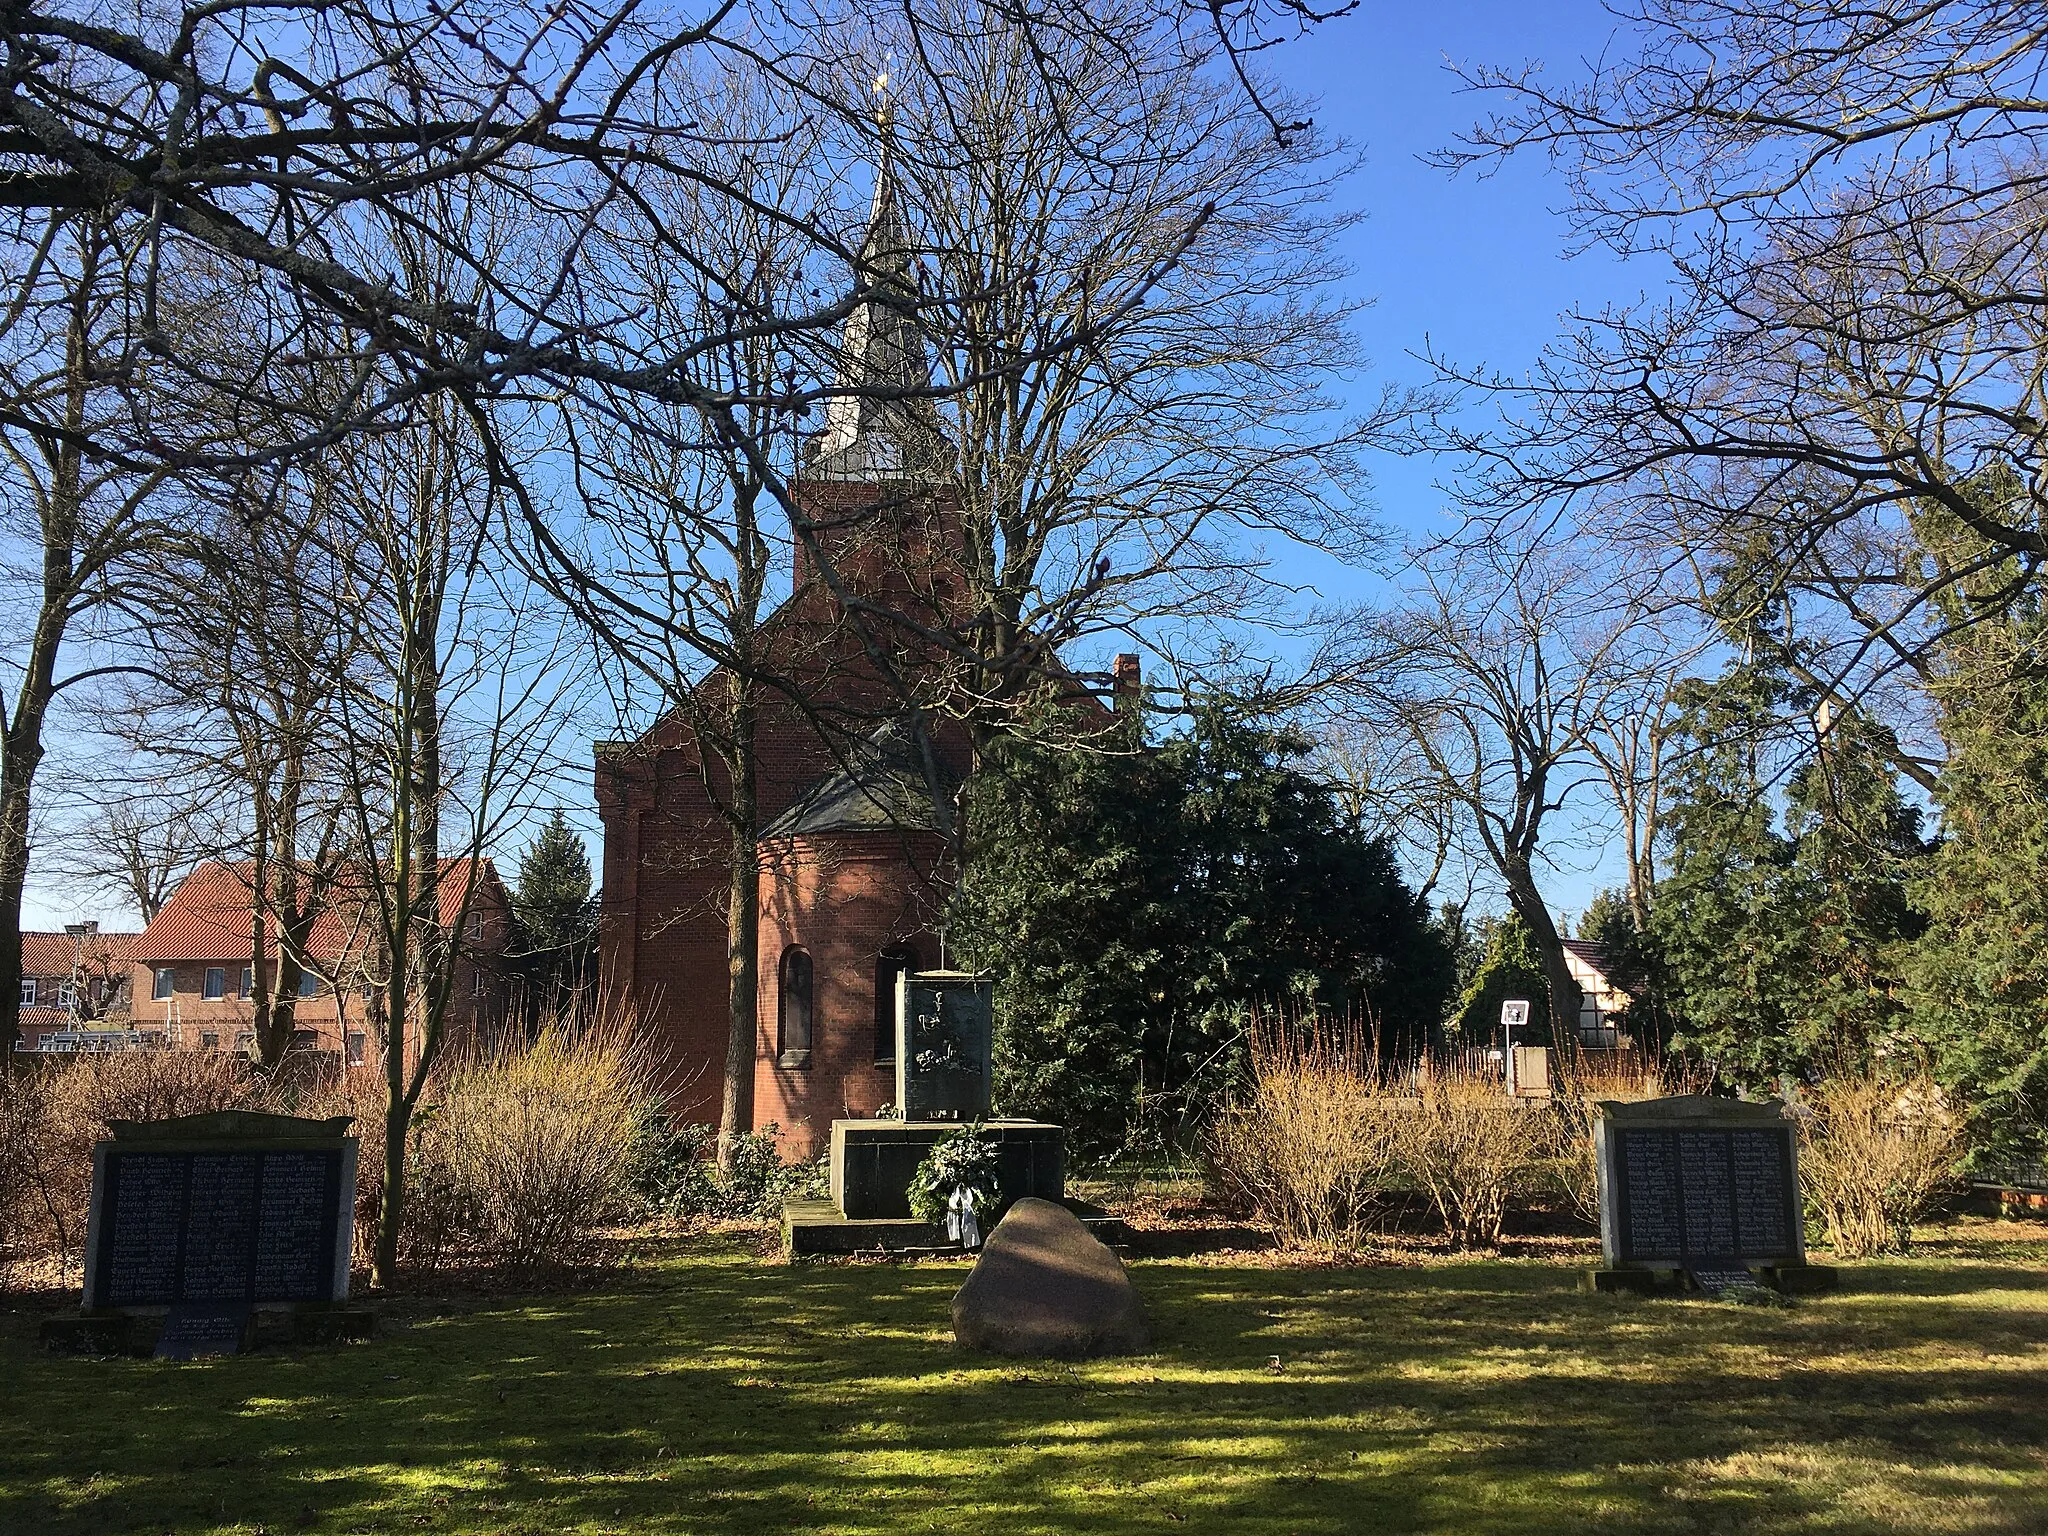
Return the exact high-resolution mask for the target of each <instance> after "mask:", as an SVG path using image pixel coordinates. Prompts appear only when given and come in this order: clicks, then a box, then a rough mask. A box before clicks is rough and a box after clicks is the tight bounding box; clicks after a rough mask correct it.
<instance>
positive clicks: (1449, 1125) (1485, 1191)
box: [1394, 1061, 1557, 1248]
mask: <svg viewBox="0 0 2048 1536" xmlns="http://www.w3.org/2000/svg"><path fill="white" fill-rule="evenodd" d="M1556 1145H1557V1132H1556V1121H1555V1119H1554V1118H1553V1117H1552V1116H1551V1115H1550V1114H1548V1113H1546V1112H1545V1111H1544V1109H1543V1108H1542V1107H1541V1106H1540V1105H1536V1104H1533V1103H1531V1102H1529V1101H1526V1100H1514V1099H1510V1098H1508V1097H1507V1095H1506V1093H1505V1092H1503V1090H1502V1087H1501V1084H1500V1081H1499V1079H1497V1078H1495V1077H1493V1076H1491V1075H1490V1074H1488V1073H1486V1072H1484V1071H1482V1070H1475V1069H1474V1068H1472V1067H1469V1066H1466V1065H1464V1064H1462V1063H1457V1062H1448V1061H1444V1062H1431V1063H1424V1065H1423V1067H1422V1069H1421V1070H1419V1071H1418V1072H1417V1073H1416V1079H1415V1096H1414V1098H1413V1099H1412V1100H1410V1101H1409V1103H1408V1106H1407V1112H1406V1113H1404V1114H1402V1115H1400V1116H1399V1117H1398V1118H1397V1119H1396V1120H1395V1122H1394V1152H1395V1158H1396V1161H1397V1162H1398V1163H1399V1165H1400V1167H1401V1169H1402V1171H1403V1172H1405V1173H1406V1174H1407V1176H1408V1177H1409V1178H1410V1179H1412V1180H1413V1181H1414V1182H1415V1184H1416V1186H1417V1187H1418V1188H1420V1189H1421V1190H1422V1191H1423V1192H1424V1193H1425V1194H1427V1195H1428V1196H1429V1199H1430V1203H1431V1204H1432V1205H1434V1206H1435V1207H1436V1213H1437V1215H1438V1216H1439V1217H1440V1218H1441V1219H1442V1221H1443V1224H1444V1230H1445V1231H1446V1232H1448V1233H1449V1234H1450V1237H1451V1241H1452V1242H1454V1243H1455V1244H1457V1246H1458V1247H1460V1248H1473V1247H1487V1248H1490V1247H1493V1246H1495V1245H1496V1244H1498V1243H1499V1242H1500V1231H1501V1222H1502V1219H1503V1218H1504V1217H1505V1216H1506V1214H1507V1207H1508V1202H1509V1200H1510V1199H1512V1198H1513V1197H1515V1196H1516V1195H1520V1194H1523V1193H1525V1192H1527V1191H1528V1190H1530V1189H1532V1188H1534V1187H1535V1185H1536V1184H1537V1183H1538V1181H1539V1180H1540V1178H1541V1176H1542V1172H1543V1168H1544V1166H1545V1164H1546V1163H1547V1162H1548V1161H1549V1160H1550V1159H1551V1157H1552V1156H1553V1154H1554V1151H1555V1148H1556Z"/></svg>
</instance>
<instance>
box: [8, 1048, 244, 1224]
mask: <svg viewBox="0 0 2048 1536" xmlns="http://www.w3.org/2000/svg"><path fill="white" fill-rule="evenodd" d="M270 1107H272V1104H271V1088H270V1086H269V1085H268V1084H266V1083H265V1082H264V1081H263V1080H262V1079H261V1078H259V1077H257V1076H256V1075H255V1074H254V1073H253V1072H251V1071H250V1070H249V1064H248V1063H247V1062H246V1061H244V1060H243V1059H242V1058H241V1057H239V1056H230V1055H226V1054H224V1053H221V1052H218V1051H109V1052H106V1053H104V1054H101V1053H90V1054H81V1055H77V1056H71V1057H62V1058H57V1059H54V1060H48V1059H46V1060H43V1061H38V1062H36V1063H34V1064H33V1065H32V1066H28V1067H25V1068H21V1069H17V1070H16V1071H14V1072H12V1073H8V1074H4V1075H0V1168H4V1169H6V1170H7V1177H6V1178H5V1180H0V1256H4V1257H6V1258H7V1259H9V1260H11V1261H15V1262H22V1261H30V1260H37V1259H45V1260H47V1259H51V1258H55V1259H58V1260H59V1261H60V1262H62V1263H64V1264H67V1265H68V1264H70V1263H73V1262H76V1261H77V1260H78V1259H79V1257H80V1256H81V1254H82V1252H83V1249H84V1246H85V1214H86V1207H87V1205H88V1203H89V1202H90V1199H91V1194H92V1148H93V1143H94V1142H97V1141H101V1140H104V1139H105V1138H106V1136H107V1134H108V1129H107V1123H108V1122H109V1121H111V1120H165V1119H170V1118H172V1117H174V1116H177V1115H197V1114H205V1113H208V1112H209V1111H212V1110H217V1109H267V1108H270Z"/></svg>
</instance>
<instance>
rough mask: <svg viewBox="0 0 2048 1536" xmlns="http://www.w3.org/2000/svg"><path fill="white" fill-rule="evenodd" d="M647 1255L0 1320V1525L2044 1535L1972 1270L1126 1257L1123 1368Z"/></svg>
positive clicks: (833, 1272)
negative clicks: (1591, 1292) (31, 1322)
mask: <svg viewBox="0 0 2048 1536" xmlns="http://www.w3.org/2000/svg"><path fill="white" fill-rule="evenodd" d="M656 1273H657V1275H658V1278H659V1283H656V1284H653V1285H650V1286H647V1287H645V1288H641V1289H636V1290H634V1291H631V1292H628V1293H621V1294H611V1295H600V1296H592V1297H585V1298H568V1297H554V1298H546V1299H542V1300H536V1301H532V1302H529V1303H525V1304H510V1303H508V1304H503V1305H485V1306H480V1307H467V1308H464V1309H458V1310H453V1311H451V1312H450V1313H449V1314H448V1315H445V1316H421V1317H420V1318H419V1319H418V1320H417V1321H415V1322H414V1323H413V1324H412V1325H411V1326H408V1327H405V1328H402V1329H399V1330H396V1331H394V1332H393V1333H392V1334H391V1335H390V1336H389V1337H387V1338H385V1339H383V1340H380V1341H379V1342H377V1343H375V1344H373V1345H369V1346H363V1347H357V1348H352V1349H341V1350H333V1351H321V1352H311V1353H305V1354H290V1355H282V1354H281V1355H258V1356H251V1357H245V1358H242V1359H236V1360H228V1361H217V1362H209V1363H205V1364H199V1365H192V1366H166V1365H158V1364H154V1363H150V1362H140V1361H105V1362H89V1361H76V1360H53V1359H46V1358H40V1357H36V1356H34V1355H33V1354H32V1353H31V1352H30V1351H29V1349H28V1347H27V1341H26V1339H25V1337H24V1336H23V1335H22V1334H21V1333H20V1331H19V1330H16V1331H11V1332H9V1333H8V1334H7V1336H6V1337H5V1340H4V1343H0V1349H4V1354H0V1365H4V1367H5V1369H6V1370H7V1372H8V1377H9V1379H10V1381H11V1382H13V1383H15V1384H16V1385H18V1386H19V1387H20V1388H21V1391H20V1393H19V1394H18V1401H19V1402H20V1404H21V1405H22V1408H24V1409H25V1410H26V1411H25V1412H23V1413H21V1415H20V1417H18V1418H17V1419H16V1421H15V1432H14V1433H13V1434H12V1435H11V1436H10V1438H9V1441H8V1442H7V1443H6V1446H5V1449H0V1474H4V1475H0V1531H7V1532H14V1531H21V1532H28V1531H36V1532H48V1533H50V1536H70V1533H73V1532H79V1533H82V1532H87V1531H92V1532H101V1531H105V1532H121V1531H137V1532H141V1531H177V1532H180V1533H183V1532H188V1531H208V1530H220V1529H235V1528H237V1523H239V1529H240V1530H241V1531H242V1532H244V1533H245V1536H246V1533H247V1532H248V1531H249V1530H250V1529H251V1528H253V1527H255V1526H257V1525H261V1526H263V1527H264V1528H266V1529H267V1530H268V1531H270V1532H273V1533H275V1532H280V1531H284V1530H293V1529H314V1530H325V1531H335V1532H345V1531H366V1532H367V1531H389V1532H397V1531H419V1530H442V1531H477V1532H483V1531H491V1532H499V1533H506V1536H511V1533H523V1532H541V1531H546V1532H551V1533H552V1532H557V1531H600V1530H611V1531H630V1532H641V1531H647V1532H656V1531H659V1532H671V1531H673V1532H691V1533H704V1536H723V1533H728V1532H730V1533H741V1532H747V1533H753V1532H761V1531H771V1530H805V1531H844V1532H868V1531H886V1530H896V1529H905V1528H917V1529H938V1530H960V1531H966V1530H974V1531H976V1532H982V1531H988V1530H999V1531H1003V1532H1006V1533H1008V1532H1038V1531H1045V1532H1055V1531H1057V1532H1067V1531H1103V1532H1125V1531H1129V1532H1138V1531H1170V1530H1183V1531H1184V1530H1189V1529H1218V1528H1221V1527H1222V1526H1223V1524H1224V1523H1225V1522H1226V1521H1227V1522H1228V1523H1229V1525H1230V1528H1231V1529H1232V1530H1233V1531H1238V1530H1249V1531H1254V1532H1265V1531H1271V1532H1276V1533H1277V1532H1352V1531H1382V1530H1383V1531H1401V1530H1421V1529H1428V1530H1439V1531H1469V1532H1474V1533H1480V1532H1486V1533H1491V1532H1508V1531H1514V1532H1517V1533H1523V1532H1550V1531H1559V1532H1563V1531H1587V1530H1595V1531H1614V1532H1624V1531H1626V1532H1637V1531H1640V1532H1665V1531H1672V1532H1693V1531H1711V1530H1731V1531H1732V1530H1744V1531H1758V1532H1776V1531H1792V1530H1824V1531H1830V1532H1845V1533H1846V1532H1864V1531H1870V1532H1875V1531H1880V1530H1887V1531H1888V1530H1897V1529H1901V1528H1920V1529H1928V1530H1953V1531H1967V1532H1981V1533H1985V1536H1991V1533H2001V1536H2002V1533H2018V1532H2022V1531H2029V1532H2032V1531H2039V1530H2041V1529H2044V1528H2048V1481H2044V1475H2043V1466H2042V1460H2041V1455H2040V1452H2039V1449H2038V1447H2039V1445H2040V1442H2041V1438H2042V1431H2043V1428H2044V1423H2043V1410H2042V1408H2041V1406H2040V1405H2041V1402H2042V1401H2043V1399H2044V1397H2048V1392H2044V1387H2048V1365H2044V1363H2043V1362H2042V1361H2041V1360H2040V1358H2039V1356H2038V1353H2036V1354H2034V1355H2033V1356H2029V1355H2027V1354H2026V1353H2025V1352H2022V1351H2015V1350H2012V1349H2011V1348H2010V1345H2011V1343H2012V1341H2013V1340H2015V1339H2017V1338H2020V1337H2022V1336H2023V1335H2024V1327H2023V1325H2024V1324H2025V1323H2026V1322H2027V1321H2029V1320H2028V1319H2026V1318H2025V1317H2022V1316H2015V1315H2013V1314H2010V1313H2001V1312H1998V1311H1996V1310H1994V1309H1987V1308H1984V1307H1982V1306H1978V1305H1974V1304H1972V1301H1971V1297H1972V1292H1970V1291H1969V1290H1968V1289H1967V1288H1958V1289H1955V1290H1941V1291H1931V1292H1930V1291H1925V1290H1914V1289H1906V1288H1901V1289H1899V1290H1898V1291H1897V1292H1895V1293H1893V1292H1887V1293H1886V1294H1885V1295H1883V1296H1882V1297H1876V1296H1866V1297H1861V1298H1857V1299H1856V1301H1855V1303H1854V1304H1853V1305H1844V1304H1838V1303H1834V1302H1817V1303H1807V1304H1802V1305H1801V1306H1799V1307H1797V1308H1794V1309H1791V1310H1789V1311H1784V1312H1779V1311H1764V1310H1756V1309H1743V1308H1736V1307H1731V1306H1722V1305H1717V1304H1711V1303H1700V1302H1679V1301H1640V1300H1637V1299H1635V1298H1626V1297H1623V1298H1617V1297H1606V1296H1581V1295H1579V1294H1577V1293H1575V1292H1574V1291H1572V1290H1570V1289H1569V1281H1570V1275H1569V1272H1567V1271H1564V1270H1561V1269H1556V1268H1545V1267H1542V1266H1533V1265H1526V1266H1517V1265H1499V1264H1485V1263H1477V1262H1475V1263H1473V1264H1469V1265H1452V1266H1445V1267H1440V1268H1432V1269H1429V1270H1395V1269H1372V1270H1350V1271H1345V1270H1295V1271H1289V1270H1273V1269H1267V1268H1255V1267H1243V1268H1234V1267H1225V1266H1197V1265H1176V1264H1145V1265H1139V1266H1138V1267H1137V1269H1136V1271H1135V1273H1136V1277H1137V1279H1138V1281H1139V1284H1140V1286H1141V1289H1142V1290H1143V1291H1144V1294H1145V1296H1146V1300H1147V1305H1148V1308H1149V1310H1150V1313H1151V1315H1152V1318H1153V1321H1154V1329H1155V1347H1154V1349H1153V1351H1152V1352H1151V1353H1150V1354H1147V1355H1144V1356H1140V1357H1135V1358H1132V1359H1128V1360H1120V1361H1096V1362H1088V1363H1085V1364H1081V1365H1075V1366H1070V1365H1061V1364H1056V1363H1052V1362H1025V1361H1000V1360H990V1359H987V1358H985V1357H979V1356H972V1355H967V1354H963V1353H961V1352H959V1351H958V1350H956V1349H955V1347H954V1346H953V1344H952V1341H951V1337H950V1328H949V1324H948V1317H949V1312H948V1307H949V1303H950V1298H951V1295H952V1292H953V1290H954V1288H955V1287H957V1285H958V1284H959V1283H960V1281H961V1279H963V1278H964V1276H965V1273H966V1270H965V1268H964V1266H917V1267H902V1268H893V1267H843V1268H812V1269H802V1268H799V1269H784V1268H777V1267H764V1266H759V1265H755V1264H752V1263H749V1262H745V1261H742V1260H739V1259H737V1258H735V1257H733V1256H732V1255H729V1254H723V1253H718V1252H715V1251H709V1252H707V1251H697V1252H694V1253H689V1254H686V1255H684V1256H682V1257H679V1258H677V1259H676V1260H674V1261H673V1262H671V1263H669V1264H667V1265H666V1266H665V1267H664V1268H662V1269H661V1270H659V1271H658V1272H656ZM1985 1278H1986V1280H1987V1282H1988V1283H1989V1284H1991V1285H1993V1286H2002V1287H2003V1288H2005V1289H2007V1290H2011V1289H2014V1288H2015V1287H2014V1286H2013V1285H2012V1283H2011V1282H2012V1281H2013V1280H2014V1278H2015V1276H2014V1274H2013V1272H2010V1271H2005V1270H1997V1271H1990V1272H1988V1273H1987V1275H1986V1277H1985ZM2037 1336H2038V1335H2037ZM1993 1354H1996V1355H2000V1356H2001V1358H2000V1359H1998V1360H1995V1361H1994V1360H1991V1359H1989V1358H1988V1356H1990V1355H1993ZM1276 1356H1277V1357H1278V1359H1279V1366H1278V1369H1277V1370H1275V1369H1273V1368H1272V1365H1271V1362H1272V1361H1273V1359H1274V1357H1276ZM10 1396H17V1394H14V1393H10Z"/></svg>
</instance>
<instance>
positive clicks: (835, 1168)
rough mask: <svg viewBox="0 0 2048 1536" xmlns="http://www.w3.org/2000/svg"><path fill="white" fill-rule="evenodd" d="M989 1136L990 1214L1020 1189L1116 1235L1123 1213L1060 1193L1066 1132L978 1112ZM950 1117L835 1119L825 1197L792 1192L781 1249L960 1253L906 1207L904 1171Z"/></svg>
mask: <svg viewBox="0 0 2048 1536" xmlns="http://www.w3.org/2000/svg"><path fill="white" fill-rule="evenodd" d="M981 1128H982V1131H983V1133H984V1134H986V1135H988V1136H990V1137H992V1138H994V1140H995V1143H996V1149H997V1150H996V1159H997V1173H996V1178H997V1181H998V1183H999V1184H1000V1185H1001V1188H1002V1193H1001V1197H1000V1203H999V1205H998V1207H997V1211H996V1213H995V1214H996V1215H998V1216H1000V1214H1001V1213H1002V1211H1004V1210H1007V1209H1008V1208H1009V1207H1010V1206H1011V1205H1012V1204H1013V1203H1015V1202H1016V1201H1018V1200H1022V1199H1025V1198H1026V1197H1035V1198H1037V1199H1041V1200H1052V1201H1056V1202H1059V1203H1062V1204H1066V1205H1068V1206H1069V1208H1070V1209H1072V1210H1073V1211H1074V1213H1075V1214H1076V1215H1077V1216H1078V1217H1079V1218H1080V1219H1081V1221H1082V1222H1083V1223H1084V1224H1086V1225H1087V1226H1088V1228H1089V1230H1090V1231H1092V1232H1094V1233H1095V1234H1096V1236H1097V1237H1099V1238H1101V1239H1102V1240H1104V1241H1106V1242H1111V1243H1114V1242H1119V1241H1121V1240H1122V1237H1123V1227H1122V1223H1120V1222H1118V1221H1116V1220H1115V1219H1114V1218H1113V1217H1111V1216H1109V1215H1107V1214H1106V1213H1104V1212H1102V1211H1098V1210H1096V1209H1094V1208H1093V1207H1092V1206H1091V1207H1083V1206H1078V1205H1073V1204H1072V1203H1071V1202H1068V1201H1066V1200H1065V1194H1066V1134H1065V1132H1064V1131H1062V1130H1061V1128H1060V1127H1059V1126H1057V1125H1046V1124H1043V1123H1042V1122H1039V1121H1036V1120H985V1121H983V1122H982V1127H981ZM959 1129H960V1125H959V1123H958V1122H955V1121H950V1120H923V1121H918V1120H909V1121H905V1120H835V1121H833V1122H832V1198H831V1199H830V1200H800V1201H792V1202H791V1203H790V1204H788V1205H786V1206H784V1207H783V1208H782V1244H783V1249H784V1251H785V1252H787V1253H788V1254H789V1255H790V1256H791V1257H792V1258H809V1257H819V1256H824V1255H829V1254H852V1253H905V1254H917V1253H958V1252H959V1251H960V1249H959V1245H958V1244H957V1243H955V1242H953V1241H952V1240H951V1239H949V1238H948V1237H947V1236H946V1234H945V1232H944V1230H943V1229H941V1228H939V1227H934V1226H930V1225H928V1224H927V1223H925V1222H922V1221H919V1220H918V1219H917V1218H916V1217H914V1216H912V1215H911V1214H910V1181H911V1179H912V1177H914V1176H915V1175H916V1173H917V1170H918V1167H919V1165H920V1164H922V1163H923V1162H924V1160H925V1158H927V1157H928V1156H930V1155H931V1150H932V1148H933V1146H934V1145H936V1144H937V1142H938V1140H939V1138H940V1137H941V1136H947V1135H950V1134H952V1133H953V1132H955V1131H957V1130H959Z"/></svg>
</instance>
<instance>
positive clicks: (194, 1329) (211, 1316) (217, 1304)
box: [156, 1301, 255, 1360]
mask: <svg viewBox="0 0 2048 1536" xmlns="http://www.w3.org/2000/svg"><path fill="white" fill-rule="evenodd" d="M254 1318H255V1310H254V1309H253V1308H252V1307H251V1306H250V1305H249V1303H248V1302H246V1301H225V1302H222V1301H213V1302H205V1301H181V1302H178V1303H176V1304H174V1305H173V1306H172V1307H171V1309H170V1311H169V1312H167V1313H165V1314H164V1331H163V1332H162V1333H160V1334H158V1335H157V1340H156V1358H157V1359H159V1360H205V1359H209V1358H211V1357H212V1356H215V1355H239V1354H241V1353H242V1351H243V1350H245V1349H247V1348H248V1347H249V1332H250V1325H251V1323H252V1322H253V1321H254Z"/></svg>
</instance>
